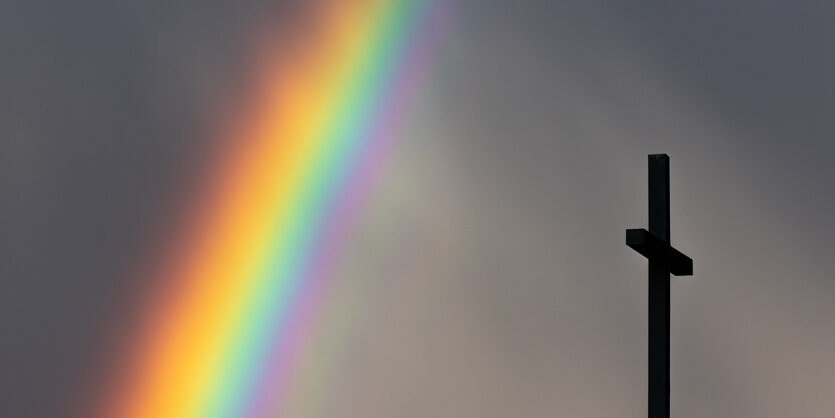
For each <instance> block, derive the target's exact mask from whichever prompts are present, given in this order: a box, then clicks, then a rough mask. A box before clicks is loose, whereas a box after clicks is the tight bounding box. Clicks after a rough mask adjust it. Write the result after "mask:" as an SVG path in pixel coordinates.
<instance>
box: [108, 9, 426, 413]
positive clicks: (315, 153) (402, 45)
mask: <svg viewBox="0 0 835 418" xmlns="http://www.w3.org/2000/svg"><path fill="white" fill-rule="evenodd" d="M438 1H439V0H351V1H340V0H324V1H317V2H315V5H313V6H311V7H310V10H308V12H309V15H308V16H307V17H308V19H307V20H306V21H305V23H304V24H303V25H300V26H299V28H300V29H297V31H296V33H293V34H291V35H292V36H286V37H282V38H283V43H282V44H281V45H279V46H278V47H275V49H278V50H279V51H278V52H275V53H274V54H272V55H270V54H267V55H269V56H270V58H269V59H266V60H265V62H264V63H262V64H261V65H259V66H260V67H261V68H259V73H260V74H262V75H263V77H260V78H259V80H258V82H257V83H255V84H256V85H257V86H258V88H257V91H258V93H257V97H256V98H255V99H254V100H252V103H250V106H249V107H248V109H249V110H247V111H245V112H243V113H244V115H242V117H241V118H240V119H241V120H240V121H238V122H236V123H234V124H233V127H232V128H230V129H229V130H230V131H231V132H228V133H225V134H224V135H223V136H224V138H225V139H222V141H221V142H222V143H223V145H222V151H220V152H219V153H218V155H219V157H218V158H217V159H216V160H213V161H212V162H211V164H210V167H211V169H210V170H209V172H210V174H211V175H210V178H209V179H207V181H206V183H205V184H206V187H205V190H201V192H200V193H198V201H197V202H195V203H194V205H193V207H192V209H193V213H192V211H190V212H189V213H190V215H191V216H190V217H189V220H190V223H189V225H188V226H187V227H186V228H184V232H182V233H178V234H177V236H176V237H174V238H173V240H174V242H175V244H173V245H171V246H170V247H171V248H173V249H170V250H167V254H166V257H165V259H166V260H165V262H164V263H163V267H162V268H161V269H160V271H159V272H156V273H154V276H155V277H153V278H152V279H153V280H152V283H154V285H153V286H154V289H153V290H151V291H150V293H149V294H148V295H147V298H146V299H147V305H148V306H147V307H146V308H145V310H144V311H143V316H142V318H141V319H140V321H139V322H140V324H141V325H140V326H139V327H138V328H139V329H138V330H137V331H136V332H135V333H132V338H131V340H130V341H131V342H130V344H127V345H129V346H130V349H129V353H128V354H127V355H126V358H127V360H126V361H125V362H124V363H125V367H123V368H122V369H123V370H120V372H119V373H121V374H120V376H119V378H117V379H114V381H115V383H114V384H113V388H112V389H110V390H109V391H108V395H107V396H105V397H106V398H107V399H106V400H105V401H104V406H103V407H102V410H103V411H104V412H103V413H102V415H103V416H106V417H119V418H123V417H124V418H169V417H170V418H189V417H195V418H203V417H218V418H220V417H265V416H276V415H277V414H280V412H281V404H282V399H283V396H284V395H285V392H286V390H287V386H288V385H290V384H291V383H292V378H293V376H294V373H302V372H303V371H298V370H296V371H294V370H293V368H294V365H295V359H297V358H298V356H299V355H300V353H301V352H302V351H303V350H305V341H306V337H305V336H306V335H307V334H308V333H309V332H310V328H311V327H312V326H313V324H314V322H315V316H316V311H317V304H319V303H320V302H321V300H322V295H323V294H324V293H325V292H326V290H327V287H328V280H327V279H328V275H329V270H330V269H332V268H333V264H334V260H335V259H336V257H337V255H338V253H339V249H340V247H342V246H343V245H344V244H345V243H344V240H345V236H346V231H347V229H348V228H349V226H350V221H351V219H352V217H353V216H354V214H355V213H356V211H357V209H358V207H359V206H360V205H359V203H360V199H361V197H362V196H363V193H364V191H366V190H367V189H368V187H369V186H370V184H371V180H372V178H373V176H374V173H375V172H377V171H378V170H379V167H380V165H381V160H382V157H383V156H384V155H385V153H386V149H387V147H388V144H389V140H390V139H391V138H392V137H393V134H394V133H395V130H396V129H397V127H398V124H399V121H400V120H402V116H403V114H404V111H405V107H406V105H407V104H408V102H409V98H410V97H411V96H412V93H413V92H414V89H415V88H416V86H417V83H418V78H419V76H420V74H421V69H423V68H425V64H426V63H425V61H426V58H427V55H428V48H429V46H430V45H431V44H432V42H433V37H434V36H435V35H436V34H437V31H436V30H435V27H434V25H435V24H436V23H437V22H438V19H437V18H438V17H439V13H440V12H439V11H440V10H441V8H440V7H439V3H438ZM134 334H135V335H134Z"/></svg>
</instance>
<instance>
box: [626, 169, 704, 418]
mask: <svg viewBox="0 0 835 418" xmlns="http://www.w3.org/2000/svg"><path fill="white" fill-rule="evenodd" d="M626 245H628V246H630V247H632V249H634V250H635V251H637V252H639V253H641V254H643V256H644V257H646V258H647V259H648V260H649V391H648V413H649V418H669V416H670V273H673V274H674V275H676V276H692V275H693V260H691V259H690V257H687V256H686V255H684V254H682V253H680V252H679V251H678V250H676V249H675V248H673V247H672V246H671V245H670V157H668V156H667V155H666V154H653V155H650V156H649V231H647V230H646V229H627V230H626Z"/></svg>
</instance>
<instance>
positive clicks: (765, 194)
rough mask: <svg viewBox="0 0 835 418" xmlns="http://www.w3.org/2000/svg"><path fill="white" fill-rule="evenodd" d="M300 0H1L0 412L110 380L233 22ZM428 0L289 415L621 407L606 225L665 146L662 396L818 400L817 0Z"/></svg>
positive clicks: (724, 410) (827, 253) (822, 247)
mask: <svg viewBox="0 0 835 418" xmlns="http://www.w3.org/2000/svg"><path fill="white" fill-rule="evenodd" d="M297 3H298V4H293V2H267V1H256V0H238V1H231V0H212V1H208V2H206V1H203V2H197V1H192V0H166V1H162V0H152V1H145V2H127V1H114V2H108V3H100V2H94V1H77V2H62V1H47V0H34V1H23V0H6V1H4V2H3V3H2V5H0V51H3V56H4V59H3V65H2V66H0V202H2V203H0V230H2V231H3V232H2V236H0V285H2V291H0V341H2V344H0V370H3V371H4V372H3V373H2V376H0V412H3V414H2V415H4V416H16V417H64V416H68V415H70V416H71V414H72V413H71V412H68V411H72V408H73V407H74V405H75V404H76V403H77V400H78V399H80V398H83V397H84V396H86V395H87V392H89V391H94V390H95V389H91V388H93V387H96V385H95V384H93V383H91V382H99V381H100V380H101V376H103V375H106V374H107V370H106V367H107V366H106V365H107V364H111V363H110V362H111V361H112V359H111V357H112V356H114V355H115V354H114V349H113V340H114V338H115V337H114V336H115V335H119V332H120V330H122V329H123V327H124V324H125V323H126V322H127V321H129V320H130V318H131V317H132V315H135V314H136V309H137V306H136V305H137V301H136V297H135V295H136V294H137V292H138V291H139V290H140V289H142V288H143V285H144V284H145V283H143V280H144V279H143V278H142V277H140V276H139V275H137V274H135V272H136V271H139V270H141V268H142V266H143V265H145V264H147V263H149V260H150V259H151V258H152V255H153V254H154V249H155V248H156V247H157V246H158V245H160V242H162V241H164V231H165V230H166V228H167V227H169V226H170V225H171V224H172V223H173V222H175V221H176V216H175V214H176V213H178V211H179V210H180V208H181V207H182V206H183V205H185V204H186V203H187V201H188V196H189V195H188V193H189V191H190V190H192V189H193V188H194V187H195V184H199V181H200V174H201V167H202V164H203V163H204V162H205V159H206V156H207V155H208V154H209V153H210V152H211V150H212V149H213V147H215V146H217V144H216V138H217V137H216V136H212V130H213V129H216V128H217V127H218V123H222V122H219V118H220V117H221V116H222V114H223V113H224V111H225V110H226V109H228V107H229V106H231V104H230V103H234V100H235V97H236V94H237V92H239V90H240V89H241V85H242V84H243V79H244V78H245V74H246V71H247V70H248V67H247V65H248V64H251V62H252V57H253V56H255V54H256V53H257V51H256V46H257V45H255V43H254V42H253V39H254V37H256V36H258V35H259V34H260V33H261V32H259V31H261V30H263V29H264V28H265V27H266V28H268V27H271V26H273V27H280V26H281V25H289V24H291V23H292V21H293V19H294V16H295V15H294V13H296V11H297V10H298V7H299V4H300V3H301V2H297ZM448 3H449V10H450V13H449V22H448V24H447V26H446V29H445V33H444V34H443V36H442V37H441V39H440V41H439V42H438V45H437V46H436V48H435V50H434V52H433V57H432V59H431V66H430V67H429V68H428V69H427V74H426V77H425V80H424V82H423V83H422V85H421V89H420V91H419V92H418V93H417V94H416V97H415V100H414V103H413V104H412V105H411V111H410V113H409V115H408V117H407V118H406V122H405V124H404V126H403V128H402V129H401V131H399V132H397V134H396V139H395V140H394V141H393V144H394V145H393V147H392V150H391V153H390V155H389V157H388V158H387V159H386V161H385V164H384V168H383V169H382V170H381V174H380V175H379V176H378V177H377V178H376V179H375V180H374V184H373V187H372V189H371V191H370V192H369V195H368V196H367V198H366V201H365V202H364V203H363V209H362V210H361V211H359V215H358V216H357V219H356V221H355V225H354V226H353V228H352V230H351V233H350V236H349V238H348V240H347V242H349V243H350V244H349V245H348V246H347V247H346V248H345V249H344V254H342V256H341V260H342V261H341V262H340V265H339V268H338V269H337V270H336V272H335V276H336V277H335V278H334V283H335V285H334V286H335V288H334V289H333V290H332V291H331V293H332V294H333V295H339V297H333V298H332V302H333V303H330V304H327V305H326V309H324V313H323V314H322V321H323V324H324V325H322V327H321V330H322V331H321V332H319V333H318V334H317V335H316V336H315V341H316V342H317V344H318V345H315V344H314V348H313V350H323V352H327V353H328V354H327V355H326V356H319V355H310V356H309V357H305V358H302V359H301V360H300V364H301V370H319V371H322V372H321V373H318V372H317V373H313V372H311V373H310V374H309V375H305V374H302V377H301V378H300V379H299V381H298V382H296V383H295V384H294V386H293V388H292V391H291V393H290V396H289V397H288V398H287V403H288V407H287V411H289V412H288V414H289V416H293V417H333V416H340V417H393V416H396V417H426V416H433V417H509V416H522V417H546V416H547V417H553V416H565V417H574V416H582V417H612V416H619V417H640V416H645V415H646V315H647V307H646V288H647V283H646V280H647V279H646V261H645V259H644V258H643V257H642V256H640V255H638V254H636V253H635V252H634V251H633V250H631V249H630V248H628V247H627V246H626V245H625V244H624V230H625V229H627V228H642V227H646V209H647V208H646V200H647V199H646V198H647V196H646V156H647V154H654V153H666V154H668V155H670V158H671V210H672V212H671V236H672V242H673V245H674V246H676V247H677V248H678V249H679V250H681V251H682V252H684V253H685V254H687V255H688V256H690V257H691V258H693V260H694V271H695V274H694V276H692V277H673V278H672V280H673V283H672V289H671V295H672V313H671V328H672V332H671V369H672V370H671V379H672V380H671V385H672V407H671V410H672V414H673V415H674V416H677V417H706V416H712V417H729V418H735V417H761V418H769V417H774V418H782V417H786V416H793V417H827V418H828V417H832V416H833V415H834V414H835V400H833V396H832V395H833V394H834V393H835V273H833V271H835V257H833V254H835V241H833V240H832V237H833V236H835V217H833V216H832V213H835V192H834V191H835V164H833V161H835V118H833V117H832V115H831V113H832V111H833V109H835V76H833V74H835V26H833V25H832V24H831V22H833V21H835V5H833V4H831V3H827V2H819V1H811V0H810V1H806V0H798V1H794V2H777V1H769V0H766V1H757V2H746V1H741V0H740V1H736V0H734V1H718V0H715V1H714V0H708V1H702V2H697V3H696V2H679V1H670V2H663V3H662V2H649V1H638V2H623V1H614V0H610V1H604V0H585V1H553V2H543V1H535V0H514V1H509V0H503V1H499V0H479V1H476V0H448ZM323 358H327V359H328V361H327V362H325V363H322V360H321V359H323ZM105 384H106V383H105ZM310 404H315V405H317V406H318V407H317V408H312V409H311V408H310V407H309V405H310Z"/></svg>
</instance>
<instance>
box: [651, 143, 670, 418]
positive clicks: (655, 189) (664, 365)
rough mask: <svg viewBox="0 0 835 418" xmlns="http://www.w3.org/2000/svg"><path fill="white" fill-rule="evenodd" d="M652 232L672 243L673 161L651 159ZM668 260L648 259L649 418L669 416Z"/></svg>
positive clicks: (659, 258) (657, 157) (660, 158)
mask: <svg viewBox="0 0 835 418" xmlns="http://www.w3.org/2000/svg"><path fill="white" fill-rule="evenodd" d="M648 171H649V193H648V195H649V232H650V233H651V234H653V235H655V236H656V237H658V238H661V239H662V240H664V241H665V242H670V159H669V157H667V156H666V155H663V154H662V155H650V156H649V170H648ZM669 263H670V260H669V257H650V259H649V297H648V301H649V323H648V325H649V327H648V328H649V344H648V348H649V350H648V351H649V358H648V361H649V376H648V378H649V391H648V396H649V399H648V406H649V417H650V418H656V417H657V418H662V417H664V418H666V417H669V416H670V268H669Z"/></svg>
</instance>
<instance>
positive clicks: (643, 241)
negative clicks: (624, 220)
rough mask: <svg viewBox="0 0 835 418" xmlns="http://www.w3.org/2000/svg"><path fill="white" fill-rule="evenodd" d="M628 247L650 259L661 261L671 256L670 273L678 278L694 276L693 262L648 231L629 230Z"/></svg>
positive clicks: (627, 234) (627, 235) (641, 229)
mask: <svg viewBox="0 0 835 418" xmlns="http://www.w3.org/2000/svg"><path fill="white" fill-rule="evenodd" d="M626 245H628V246H629V247H631V248H632V249H633V250H635V251H637V252H639V253H641V255H643V256H644V257H646V258H648V259H657V260H661V259H663V258H664V257H666V256H667V252H669V254H670V273H672V274H674V275H676V276H692V275H693V260H692V259H690V257H688V256H686V255H684V254H682V253H681V252H679V251H678V250H676V249H675V248H673V247H672V246H670V244H668V243H667V242H666V241H664V240H662V239H661V238H658V237H657V236H655V234H653V233H651V232H649V231H647V230H646V229H643V228H640V229H627V230H626Z"/></svg>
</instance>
